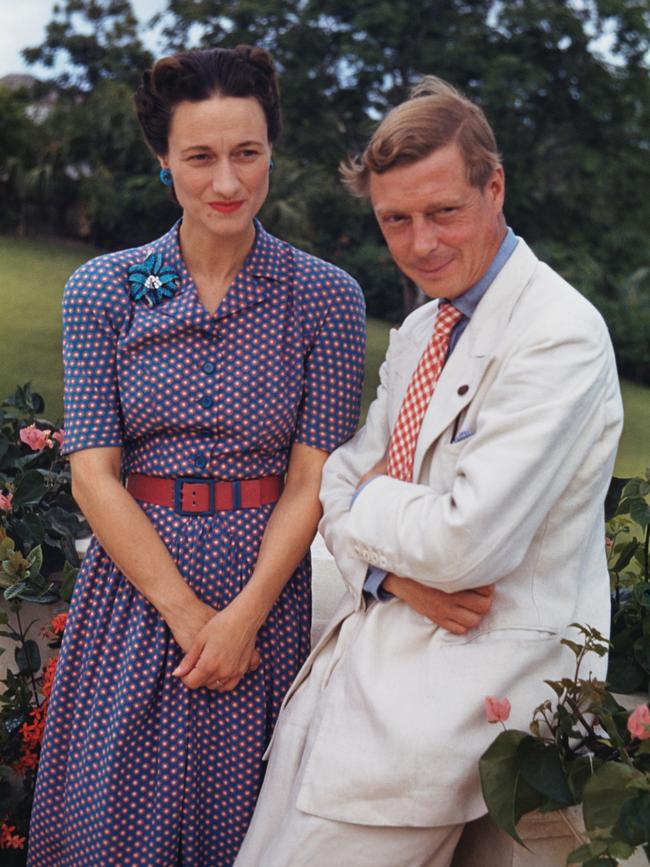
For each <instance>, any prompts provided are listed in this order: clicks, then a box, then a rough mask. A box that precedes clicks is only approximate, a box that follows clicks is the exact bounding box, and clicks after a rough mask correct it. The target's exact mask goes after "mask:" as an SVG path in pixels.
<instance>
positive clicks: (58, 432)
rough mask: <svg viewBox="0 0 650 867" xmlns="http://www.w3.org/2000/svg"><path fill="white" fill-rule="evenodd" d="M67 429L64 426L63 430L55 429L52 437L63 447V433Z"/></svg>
mask: <svg viewBox="0 0 650 867" xmlns="http://www.w3.org/2000/svg"><path fill="white" fill-rule="evenodd" d="M64 433H65V431H64V430H63V428H61V430H55V431H54V433H53V434H52V439H53V440H54V441H55V442H57V443H58V444H59V448H63V435H64Z"/></svg>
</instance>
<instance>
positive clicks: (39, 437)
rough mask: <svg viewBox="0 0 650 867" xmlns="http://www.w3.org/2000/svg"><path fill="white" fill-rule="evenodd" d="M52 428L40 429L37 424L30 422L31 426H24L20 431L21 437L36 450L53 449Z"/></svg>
mask: <svg viewBox="0 0 650 867" xmlns="http://www.w3.org/2000/svg"><path fill="white" fill-rule="evenodd" d="M51 433H52V431H51V430H39V429H38V428H37V427H36V425H35V424H30V426H29V427H24V428H23V429H22V430H21V431H20V439H21V440H22V441H23V442H24V443H26V444H27V445H28V446H29V447H30V449H33V450H34V451H35V452H37V451H40V449H44V448H48V449H51V448H52V446H53V445H54V443H53V442H52V440H51V439H50V434H51Z"/></svg>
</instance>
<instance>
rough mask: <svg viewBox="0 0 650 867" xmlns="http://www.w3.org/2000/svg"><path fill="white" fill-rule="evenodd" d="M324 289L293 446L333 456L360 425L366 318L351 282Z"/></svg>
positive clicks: (344, 278) (343, 279) (344, 280)
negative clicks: (327, 296) (327, 294)
mask: <svg viewBox="0 0 650 867" xmlns="http://www.w3.org/2000/svg"><path fill="white" fill-rule="evenodd" d="M332 282H334V281H332ZM328 288H329V291H330V292H331V300H330V303H329V305H328V307H327V310H326V312H325V315H324V318H323V320H322V322H321V324H320V327H319V329H318V332H317V334H316V337H315V339H314V341H313V343H312V346H311V348H310V351H309V354H308V356H307V359H306V365H305V385H304V391H303V399H302V403H301V407H300V412H299V415H298V423H297V427H296V435H295V441H296V442H299V443H303V444H304V445H308V446H313V447H314V448H318V449H323V451H327V452H331V451H334V449H335V448H337V446H339V445H341V443H344V442H345V441H346V440H348V439H349V438H350V437H351V436H352V434H353V433H354V432H355V431H356V429H357V425H358V423H359V411H360V406H361V387H362V385H363V374H364V360H365V347H366V318H365V303H364V299H363V293H362V291H361V288H360V286H359V285H358V283H356V281H355V280H353V279H352V278H351V277H349V276H348V275H347V274H344V275H342V276H341V277H339V278H338V279H337V280H336V282H335V285H333V286H331V287H328Z"/></svg>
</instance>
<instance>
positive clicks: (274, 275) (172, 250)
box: [147, 220, 291, 282]
mask: <svg viewBox="0 0 650 867" xmlns="http://www.w3.org/2000/svg"><path fill="white" fill-rule="evenodd" d="M254 224H255V240H254V241H253V246H252V247H251V249H250V250H249V251H248V255H247V256H246V259H245V260H244V264H243V265H242V267H241V271H240V274H242V275H245V276H247V277H257V278H259V277H261V278H265V279H267V280H274V281H277V282H285V281H286V280H290V279H291V252H290V248H289V246H288V245H287V244H285V243H284V242H283V241H280V240H279V238H275V237H274V236H273V235H270V234H269V233H268V232H267V231H266V229H264V227H263V226H262V224H261V223H260V222H259V220H254ZM180 227H181V221H180V220H177V221H176V223H174V225H173V226H172V227H171V229H170V230H169V231H168V232H167V233H166V234H165V235H163V236H162V238H159V239H158V241H155V242H154V243H153V244H151V245H150V246H151V247H152V248H153V249H155V252H157V253H162V255H163V258H164V260H165V264H166V265H167V264H168V265H171V266H172V267H174V268H176V269H177V270H178V271H179V273H180V274H181V275H182V276H185V277H187V276H188V272H187V268H186V267H185V262H184V261H183V257H182V255H181V249H180V239H179V231H180ZM149 252H150V251H147V254H148V253H149Z"/></svg>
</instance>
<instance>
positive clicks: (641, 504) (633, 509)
mask: <svg viewBox="0 0 650 867" xmlns="http://www.w3.org/2000/svg"><path fill="white" fill-rule="evenodd" d="M630 517H631V518H632V520H633V521H635V523H637V524H638V525H639V527H647V526H648V524H650V506H649V505H648V504H647V503H646V501H645V500H642V499H641V498H638V499H634V500H632V501H631V503H630Z"/></svg>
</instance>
